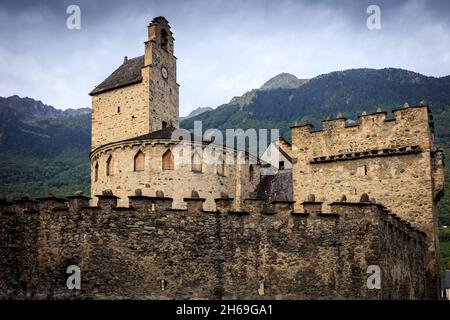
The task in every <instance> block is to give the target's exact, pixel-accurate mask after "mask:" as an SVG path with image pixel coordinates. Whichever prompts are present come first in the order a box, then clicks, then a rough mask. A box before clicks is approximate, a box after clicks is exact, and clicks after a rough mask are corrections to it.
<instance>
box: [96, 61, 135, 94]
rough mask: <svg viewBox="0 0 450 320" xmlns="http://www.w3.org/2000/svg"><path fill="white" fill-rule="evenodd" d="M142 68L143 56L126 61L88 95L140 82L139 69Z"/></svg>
mask: <svg viewBox="0 0 450 320" xmlns="http://www.w3.org/2000/svg"><path fill="white" fill-rule="evenodd" d="M143 66H144V56H143V55H142V56H139V57H136V58H132V59H128V60H127V61H125V62H124V63H123V64H122V65H121V66H120V67H118V68H117V69H116V70H115V71H114V72H113V73H111V75H110V76H109V77H108V78H106V79H105V80H103V82H102V83H100V84H99V85H98V86H97V87H95V89H94V90H92V91H91V93H89V95H91V96H93V95H95V94H98V93H101V92H105V91H108V90H112V89H115V88H120V87H124V86H127V85H130V84H133V83H138V82H141V81H142V74H141V68H142V67H143Z"/></svg>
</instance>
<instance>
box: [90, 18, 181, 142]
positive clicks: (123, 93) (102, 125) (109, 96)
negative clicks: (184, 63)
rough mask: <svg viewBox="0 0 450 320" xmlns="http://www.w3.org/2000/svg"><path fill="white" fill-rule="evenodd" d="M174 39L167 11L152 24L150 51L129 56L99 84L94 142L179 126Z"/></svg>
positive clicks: (147, 48)
mask: <svg viewBox="0 0 450 320" xmlns="http://www.w3.org/2000/svg"><path fill="white" fill-rule="evenodd" d="M173 43H174V39H173V36H172V31H171V30H170V25H169V22H168V21H167V20H166V19H165V18H164V17H157V18H154V19H153V20H152V22H151V23H150V24H149V25H148V29H147V41H146V42H145V51H144V55H141V56H138V57H135V58H131V59H128V58H127V57H125V59H124V60H123V62H122V64H121V65H120V66H119V67H118V68H117V69H116V70H115V71H114V72H113V73H111V74H110V75H109V76H108V77H107V78H106V79H105V80H104V81H103V82H101V83H100V84H99V85H97V86H96V87H95V88H94V90H92V91H91V92H90V93H89V94H90V95H91V96H92V143H91V149H92V150H95V149H96V148H98V147H101V146H103V145H105V144H108V143H113V142H117V141H121V140H125V139H130V138H134V137H138V136H142V135H145V134H148V133H150V132H154V131H157V130H161V129H163V128H165V127H169V126H172V127H175V128H177V127H178V125H179V123H178V115H179V106H178V91H179V90H178V87H179V85H178V84H177V62H176V61H177V59H176V58H175V56H174V55H173V52H174V51H173V49H174V45H173Z"/></svg>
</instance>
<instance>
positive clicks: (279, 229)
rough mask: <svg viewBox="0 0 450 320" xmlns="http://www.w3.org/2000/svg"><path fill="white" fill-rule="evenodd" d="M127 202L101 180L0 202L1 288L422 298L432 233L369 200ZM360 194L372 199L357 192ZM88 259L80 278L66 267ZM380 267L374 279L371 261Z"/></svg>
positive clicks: (138, 294) (138, 198) (8, 293)
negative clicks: (93, 185) (85, 192)
mask: <svg viewBox="0 0 450 320" xmlns="http://www.w3.org/2000/svg"><path fill="white" fill-rule="evenodd" d="M136 194H137V195H135V196H130V197H129V207H117V197H116V196H114V195H112V193H109V192H105V193H104V194H103V195H100V196H99V197H98V198H99V199H98V206H97V207H90V206H89V200H90V199H89V198H87V197H84V196H82V195H76V196H71V197H67V199H59V198H54V197H48V198H42V199H39V200H38V201H35V200H30V199H22V200H18V201H15V202H8V201H1V202H0V243H1V244H2V245H1V246H0V264H1V265H0V270H2V276H1V277H0V298H3V299H5V298H19V299H27V298H28V299H29V298H34V299H48V298H50V299H61V298H63V299H68V298H75V299H80V298H96V299H119V298H137V299H174V298H178V299H196V298H197V299H386V298H392V299H422V298H425V297H426V292H427V288H426V281H425V276H424V273H425V269H426V267H425V253H426V247H427V243H426V237H425V235H424V233H422V232H420V231H418V230H416V229H415V228H413V227H412V226H411V225H410V224H409V223H407V222H405V221H403V220H401V219H399V218H398V217H397V216H395V215H393V214H391V213H390V212H388V211H387V210H386V209H385V208H384V207H383V206H381V205H379V204H374V203H370V202H354V203H346V202H336V203H332V204H331V206H330V208H331V211H329V212H322V209H321V206H322V204H321V203H320V202H315V201H314V199H312V201H309V202H304V203H303V204H302V208H303V212H294V210H293V207H294V202H292V201H274V203H273V211H272V212H266V211H264V210H263V209H262V208H263V202H264V200H263V199H245V200H244V201H243V208H242V211H233V199H232V198H228V197H226V196H225V195H223V196H222V197H221V198H217V199H216V200H215V202H216V210H214V211H205V210H203V203H204V201H205V199H203V198H199V197H198V193H197V192H195V191H193V192H192V195H191V197H189V198H186V199H184V201H185V202H186V209H185V210H179V209H173V208H172V202H173V199H171V198H168V197H164V195H163V194H162V192H160V191H158V193H157V196H154V197H148V196H142V195H141V194H142V193H141V191H140V190H136ZM362 201H366V200H365V198H364V197H363V198H362ZM69 265H78V266H79V267H80V269H81V290H79V291H77V290H74V291H71V290H68V289H67V288H66V279H67V277H68V275H67V274H66V269H67V267H68V266H69ZM369 265H377V266H379V267H380V269H381V289H380V290H377V289H372V290H370V289H368V288H367V278H368V276H369V275H368V274H367V273H366V272H367V268H368V266H369Z"/></svg>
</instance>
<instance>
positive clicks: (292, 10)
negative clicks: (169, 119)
mask: <svg viewBox="0 0 450 320" xmlns="http://www.w3.org/2000/svg"><path fill="white" fill-rule="evenodd" d="M70 4H78V5H79V6H80V7H81V12H82V29H81V30H73V31H72V30H68V29H67V28H66V27H65V21H66V18H67V15H66V12H65V10H66V8H67V6H68V5H70ZM369 4H377V5H379V6H380V8H381V15H382V29H381V30H379V31H369V30H367V28H366V19H367V16H368V15H367V14H366V8H367V6H368V5H369ZM449 13H450V1H425V0H398V1H387V0H385V1H375V0H374V1H366V0H341V1H332V0H322V1H294V0H284V1H269V0H255V1H242V0H239V1H238V0H223V1H220V0H212V1H207V0H195V1H143V0H139V1H118V0H112V1H99V0H97V1H92V0H90V1H87V0H84V1H70V0H69V1H8V2H4V1H1V2H0V38H1V39H2V43H3V45H2V46H1V47H0V60H1V61H6V62H7V63H3V64H0V95H2V96H8V95H12V94H19V95H21V96H30V97H33V98H37V99H41V100H42V101H44V102H45V103H48V104H52V105H54V106H56V107H60V108H68V107H78V106H89V105H90V97H89V96H88V95H87V93H88V92H89V91H90V90H91V89H92V87H93V86H94V85H95V84H98V83H99V82H100V81H102V80H103V78H105V77H106V76H107V75H108V74H109V73H110V72H112V71H113V70H114V68H116V67H117V66H118V65H119V64H120V63H121V61H122V59H123V56H124V55H128V56H129V57H132V56H137V55H140V54H142V52H143V42H144V41H145V40H146V39H145V37H146V26H147V24H148V22H150V21H151V19H152V18H153V17H154V16H158V15H164V16H166V17H167V18H168V20H169V21H170V23H171V26H172V28H173V31H174V33H175V39H176V43H175V51H176V55H177V57H178V76H179V78H178V82H179V83H180V85H181V88H180V101H181V104H180V107H181V113H182V114H183V115H184V114H187V113H189V111H190V110H192V109H193V108H196V107H199V106H217V105H219V104H221V103H224V102H227V101H228V100H229V99H231V97H232V96H234V95H238V94H242V93H243V92H245V91H247V90H249V89H252V88H254V87H258V86H260V85H261V84H262V83H263V82H264V81H265V80H267V79H268V78H269V77H271V76H274V75H276V74H277V73H280V72H290V73H293V74H296V75H297V76H299V77H302V78H303V77H313V76H316V75H318V74H321V73H327V72H331V71H335V70H342V69H347V68H354V67H372V68H383V67H401V68H405V69H410V70H413V71H417V72H420V73H424V74H427V75H434V76H443V75H447V74H449V73H450V72H449V69H450V39H449V37H448V32H449V27H450V26H449V23H450V22H449V21H450V19H448V14H449Z"/></svg>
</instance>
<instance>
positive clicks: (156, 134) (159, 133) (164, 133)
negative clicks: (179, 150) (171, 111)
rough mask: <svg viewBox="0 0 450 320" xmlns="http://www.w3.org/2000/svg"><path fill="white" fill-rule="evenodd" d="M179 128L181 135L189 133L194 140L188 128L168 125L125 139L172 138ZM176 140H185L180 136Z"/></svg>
mask: <svg viewBox="0 0 450 320" xmlns="http://www.w3.org/2000/svg"><path fill="white" fill-rule="evenodd" d="M175 130H178V131H179V132H180V137H181V136H186V135H187V134H189V136H190V137H191V140H194V137H195V136H194V135H193V134H192V133H191V132H189V130H186V129H177V128H174V127H171V126H168V127H167V128H165V129H161V130H156V131H153V132H150V133H147V134H143V135H141V136H137V137H134V138H130V139H126V140H123V141H131V140H151V139H171V138H172V133H173V132H174V131H175ZM175 140H183V139H180V138H179V137H176V139H175ZM198 141H201V138H198Z"/></svg>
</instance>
